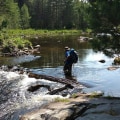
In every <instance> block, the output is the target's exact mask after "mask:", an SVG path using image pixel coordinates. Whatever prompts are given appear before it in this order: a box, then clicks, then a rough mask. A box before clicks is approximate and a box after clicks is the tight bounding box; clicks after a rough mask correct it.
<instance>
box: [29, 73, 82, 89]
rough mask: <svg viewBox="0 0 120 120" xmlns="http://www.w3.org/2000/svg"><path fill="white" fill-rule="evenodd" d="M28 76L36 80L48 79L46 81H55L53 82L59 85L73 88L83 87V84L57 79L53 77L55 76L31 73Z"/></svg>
mask: <svg viewBox="0 0 120 120" xmlns="http://www.w3.org/2000/svg"><path fill="white" fill-rule="evenodd" d="M28 76H29V77H32V78H36V79H46V80H49V81H53V82H59V83H62V84H67V85H71V86H73V87H75V86H80V87H81V84H80V83H79V82H77V81H76V80H71V79H64V78H56V77H53V76H47V75H41V74H35V73H31V72H29V74H28Z"/></svg>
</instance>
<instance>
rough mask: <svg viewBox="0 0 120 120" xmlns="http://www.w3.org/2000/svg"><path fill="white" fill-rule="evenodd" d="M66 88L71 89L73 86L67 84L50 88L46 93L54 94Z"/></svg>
mask: <svg viewBox="0 0 120 120" xmlns="http://www.w3.org/2000/svg"><path fill="white" fill-rule="evenodd" d="M67 88H70V89H73V86H71V85H70V84H67V85H65V86H64V87H62V88H58V89H55V90H52V91H50V92H48V93H47V94H50V95H54V94H56V93H58V92H61V91H63V90H65V89H67Z"/></svg>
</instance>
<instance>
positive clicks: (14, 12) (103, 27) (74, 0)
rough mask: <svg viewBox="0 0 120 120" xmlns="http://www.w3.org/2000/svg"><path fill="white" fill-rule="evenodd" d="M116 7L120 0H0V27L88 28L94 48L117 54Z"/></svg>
mask: <svg viewBox="0 0 120 120" xmlns="http://www.w3.org/2000/svg"><path fill="white" fill-rule="evenodd" d="M119 11H120V0H0V30H2V29H3V28H7V29H22V30H24V29H30V28H32V29H35V30H37V29H48V30H56V29H57V30H61V29H76V30H83V31H86V30H87V29H90V30H91V31H92V32H91V33H92V35H93V36H94V37H95V38H94V40H95V42H94V41H93V42H92V44H93V45H94V46H95V47H96V48H98V49H99V50H104V51H106V50H107V49H109V48H111V49H112V50H114V53H117V54H118V53H120V48H119V46H120V13H119ZM96 36H97V37H96ZM107 52H108V51H107Z"/></svg>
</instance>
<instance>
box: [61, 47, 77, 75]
mask: <svg viewBox="0 0 120 120" xmlns="http://www.w3.org/2000/svg"><path fill="white" fill-rule="evenodd" d="M77 60H78V56H77V54H76V53H75V51H74V49H70V48H69V47H67V46H66V47H65V60H64V68H63V70H64V73H65V75H70V76H71V72H72V65H73V63H76V62H77Z"/></svg>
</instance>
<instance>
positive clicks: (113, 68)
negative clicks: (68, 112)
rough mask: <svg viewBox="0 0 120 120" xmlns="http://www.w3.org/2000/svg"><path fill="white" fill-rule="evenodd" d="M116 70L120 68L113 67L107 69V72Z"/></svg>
mask: <svg viewBox="0 0 120 120" xmlns="http://www.w3.org/2000/svg"><path fill="white" fill-rule="evenodd" d="M118 68H120V67H115V66H113V67H108V68H107V69H108V70H116V69H118Z"/></svg>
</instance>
